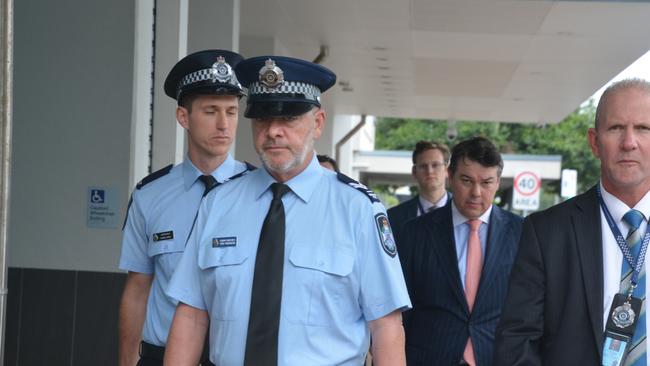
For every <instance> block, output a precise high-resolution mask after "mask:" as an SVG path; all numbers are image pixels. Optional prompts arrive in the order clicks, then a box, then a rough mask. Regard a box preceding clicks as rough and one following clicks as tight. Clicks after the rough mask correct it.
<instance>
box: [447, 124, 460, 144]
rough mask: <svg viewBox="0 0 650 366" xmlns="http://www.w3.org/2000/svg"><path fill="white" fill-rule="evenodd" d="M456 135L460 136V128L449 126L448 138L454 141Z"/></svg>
mask: <svg viewBox="0 0 650 366" xmlns="http://www.w3.org/2000/svg"><path fill="white" fill-rule="evenodd" d="M456 137H458V130H456V127H449V128H447V140H449V141H454V140H455V139H456Z"/></svg>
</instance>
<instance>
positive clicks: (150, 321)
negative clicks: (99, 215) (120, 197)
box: [119, 156, 246, 346]
mask: <svg viewBox="0 0 650 366" xmlns="http://www.w3.org/2000/svg"><path fill="white" fill-rule="evenodd" d="M245 170H246V165H245V164H244V163H240V162H238V161H235V160H234V159H233V158H232V157H231V156H228V157H227V158H226V160H225V161H224V162H223V163H222V164H221V165H220V166H219V167H218V168H217V169H216V170H215V171H214V172H212V176H214V177H215V179H216V180H217V182H225V181H227V180H228V179H229V178H230V177H232V176H234V175H237V174H238V173H240V172H242V171H245ZM202 174H203V173H201V172H200V171H199V170H198V169H197V168H196V167H195V166H194V164H192V162H191V161H190V160H189V158H187V157H186V158H185V160H184V161H183V162H182V163H181V164H179V165H176V166H175V167H173V168H172V169H171V171H169V173H168V174H166V175H163V176H161V177H160V178H158V179H156V180H153V181H151V182H150V183H148V184H145V185H143V186H142V187H141V188H140V189H136V190H134V192H133V195H132V202H131V205H130V206H129V210H128V212H127V219H126V223H125V226H124V233H123V238H122V254H121V256H120V264H119V267H120V269H122V270H126V271H130V272H138V273H146V274H153V275H154V277H153V283H152V285H151V291H150V292H149V299H148V301H147V315H146V318H145V321H144V326H143V330H142V339H143V340H144V341H145V342H147V343H151V344H154V345H157V346H165V345H166V344H167V334H168V333H169V327H170V326H171V322H172V317H173V316H174V311H175V310H176V304H177V302H176V301H175V300H174V299H171V298H169V297H167V296H166V295H165V289H166V288H167V286H168V284H169V280H170V278H171V276H172V273H173V272H174V269H175V268H176V265H177V263H178V261H179V260H180V258H181V255H182V254H183V251H184V250H185V244H186V242H187V238H188V236H189V233H190V229H191V227H192V223H193V222H194V218H195V217H196V212H197V210H198V208H199V204H200V203H201V198H202V195H203V191H204V190H205V187H204V185H203V183H202V182H201V181H199V180H197V178H198V177H199V176H200V175H202Z"/></svg>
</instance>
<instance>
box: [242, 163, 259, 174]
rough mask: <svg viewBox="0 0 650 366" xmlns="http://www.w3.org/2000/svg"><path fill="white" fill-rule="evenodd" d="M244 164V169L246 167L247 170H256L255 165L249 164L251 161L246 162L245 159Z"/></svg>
mask: <svg viewBox="0 0 650 366" xmlns="http://www.w3.org/2000/svg"><path fill="white" fill-rule="evenodd" d="M244 164H246V169H247V170H250V171H251V172H252V171H253V170H256V169H257V167H256V166H255V165H253V164H251V163H249V162H247V161H245V162H244Z"/></svg>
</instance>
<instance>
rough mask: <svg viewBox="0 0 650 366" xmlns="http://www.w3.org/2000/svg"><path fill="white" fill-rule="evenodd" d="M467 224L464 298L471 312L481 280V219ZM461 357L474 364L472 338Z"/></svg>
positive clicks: (468, 221) (473, 365)
mask: <svg viewBox="0 0 650 366" xmlns="http://www.w3.org/2000/svg"><path fill="white" fill-rule="evenodd" d="M467 225H469V238H468V239H467V269H466V272H465V298H466V299H467V305H468V306H469V311H470V312H471V311H472V309H473V308H474V300H475V299H476V293H477V292H478V283H479V281H480V280H481V271H482V270H483V253H482V251H481V239H479V236H478V229H479V228H480V227H481V220H476V219H475V220H467ZM463 359H464V360H465V362H467V363H468V364H470V365H472V366H475V365H476V359H475V358H474V347H473V346H472V338H471V337H470V338H469V339H468V340H467V345H466V346H465V351H464V352H463Z"/></svg>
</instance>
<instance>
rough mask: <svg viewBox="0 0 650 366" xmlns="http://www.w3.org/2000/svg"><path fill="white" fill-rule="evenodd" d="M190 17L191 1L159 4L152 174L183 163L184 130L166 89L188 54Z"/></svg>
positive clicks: (161, 2) (173, 1)
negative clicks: (168, 79)
mask: <svg viewBox="0 0 650 366" xmlns="http://www.w3.org/2000/svg"><path fill="white" fill-rule="evenodd" d="M187 13H188V2H187V0H169V1H158V2H157V5H156V32H155V35H156V41H155V42H156V47H155V48H156V49H155V51H154V57H155V66H154V84H153V95H154V96H153V131H152V152H151V170H152V171H156V170H158V169H160V168H162V167H164V166H165V165H168V164H171V163H177V162H180V161H181V160H182V159H183V154H184V148H185V145H184V133H183V132H184V130H183V129H182V128H181V127H180V125H179V124H178V123H177V122H176V117H175V111H176V102H175V101H174V100H172V99H171V98H169V97H168V96H167V95H165V92H164V91H163V85H164V84H165V78H166V77H167V74H168V73H169V70H171V68H172V66H174V64H175V63H176V62H177V61H178V60H179V59H180V58H182V57H183V56H185V55H186V54H187Z"/></svg>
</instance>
